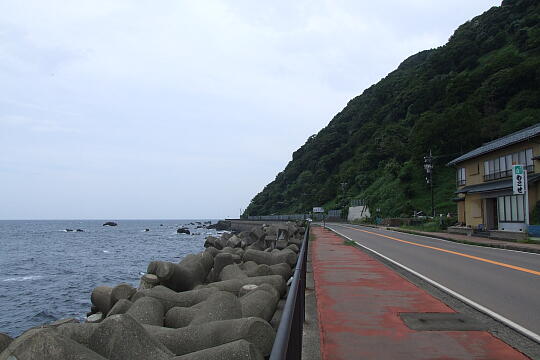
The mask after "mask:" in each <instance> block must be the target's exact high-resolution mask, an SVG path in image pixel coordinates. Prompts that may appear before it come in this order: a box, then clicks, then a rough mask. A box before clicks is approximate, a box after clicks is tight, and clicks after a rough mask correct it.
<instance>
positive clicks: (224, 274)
mask: <svg viewBox="0 0 540 360" xmlns="http://www.w3.org/2000/svg"><path fill="white" fill-rule="evenodd" d="M247 277H248V276H247V275H246V273H245V272H243V271H242V269H240V266H238V264H231V265H227V266H225V267H224V268H223V270H221V273H220V274H219V279H220V280H221V281H224V280H231V279H243V278H247Z"/></svg>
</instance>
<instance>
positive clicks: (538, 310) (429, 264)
mask: <svg viewBox="0 0 540 360" xmlns="http://www.w3.org/2000/svg"><path fill="white" fill-rule="evenodd" d="M330 227H331V228H332V229H334V230H336V231H338V232H339V233H342V234H343V235H346V236H348V237H350V238H351V239H353V240H355V241H357V242H358V243H359V244H361V245H364V246H366V247H368V248H369V249H371V250H374V251H377V252H379V253H380V254H382V255H384V256H387V257H388V258H390V259H392V260H394V261H397V262H398V263H400V264H402V265H405V266H407V267H408V268H410V269H412V270H414V271H416V272H418V273H420V274H422V275H424V276H427V277H428V278H430V279H432V280H434V281H436V282H437V283H439V284H441V285H443V286H445V287H446V288H448V289H450V290H452V291H455V292H457V293H458V294H460V295H462V296H464V297H466V298H468V299H470V300H472V301H474V302H476V303H478V304H480V305H482V306H484V307H486V308H487V309H489V310H491V311H493V312H494V313H496V314H499V315H501V316H503V317H504V318H506V319H509V320H510V321H512V322H514V323H516V324H517V325H518V326H521V327H523V328H524V329H525V330H528V331H531V332H532V333H533V335H536V336H537V337H538V338H540V335H538V334H540V255H538V254H532V253H524V252H517V251H509V250H501V249H495V248H487V247H481V246H471V245H465V244H459V243H454V242H449V241H444V240H439V239H431V238H427V237H423V236H417V235H410V234H405V233H400V232H394V231H388V230H381V229H373V228H365V227H360V226H353V225H337V224H333V225H330ZM537 341H538V340H537Z"/></svg>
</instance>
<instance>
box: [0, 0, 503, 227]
mask: <svg viewBox="0 0 540 360" xmlns="http://www.w3.org/2000/svg"><path fill="white" fill-rule="evenodd" d="M498 4H500V0H498V1H495V0H474V1H471V0H454V1H442V0H378V1H367V0H356V1H355V0H350V1H347V0H342V1H337V0H336V1H329V0H327V1H325V0H313V1H267V2H264V3H263V2H260V1H248V0H239V1H226V0H222V1H220V0H208V1H179V0H178V1H177V0H175V1H172V0H170V1H168V0H163V1H145V0H141V1H135V0H132V1H121V0H118V1H96V0H89V1H82V0H78V1H53V0H49V1H44V0H35V1H32V0H24V1H20V0H1V1H0V84H1V86H0V219H84V218H98V219H101V218H106V219H119V218H222V217H234V216H238V214H239V211H240V208H244V207H246V206H247V204H249V201H250V200H251V198H252V197H253V196H254V195H255V194H257V193H258V192H259V191H260V190H261V189H262V188H263V187H264V186H265V185H266V184H267V183H268V182H270V181H272V180H273V179H274V177H275V176H276V174H277V173H278V172H279V171H281V170H282V169H283V168H284V167H285V165H286V164H287V163H288V161H289V160H290V159H291V154H292V152H293V151H294V150H296V149H297V148H298V147H300V146H301V145H302V144H303V143H304V142H305V140H306V139H307V137H308V136H310V135H312V134H314V133H316V132H318V131H319V130H320V129H321V128H323V127H324V126H325V125H326V124H327V123H328V122H329V121H330V120H331V118H332V117H333V116H334V115H335V114H336V113H337V112H338V111H340V110H341V109H342V108H343V107H344V106H345V105H346V104H347V102H348V101H349V100H350V99H351V98H352V97H354V96H356V95H358V94H360V93H361V92H362V91H363V90H364V89H365V88H367V87H368V86H370V85H371V84H373V83H375V82H377V81H378V80H380V79H381V78H382V77H384V76H385V75H386V74H387V73H388V72H390V71H392V70H394V69H395V68H396V66H397V65H398V64H399V63H400V62H401V61H402V60H404V59H405V58H406V57H408V56H410V55H412V54H414V53H416V52H418V51H420V50H423V49H428V48H432V47H437V46H440V45H443V44H444V43H445V42H446V41H447V39H448V38H449V36H450V35H451V34H452V32H453V30H454V29H455V28H456V27H457V26H459V25H460V24H461V23H463V22H465V21H466V20H468V19H471V18H472V17H474V16H476V15H479V14H481V13H482V12H484V11H485V10H487V9H489V8H490V7H491V6H495V5H498Z"/></svg>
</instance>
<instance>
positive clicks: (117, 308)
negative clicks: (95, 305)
mask: <svg viewBox="0 0 540 360" xmlns="http://www.w3.org/2000/svg"><path fill="white" fill-rule="evenodd" d="M131 305H133V303H132V302H131V301H129V300H127V299H120V300H118V301H117V302H116V304H114V306H113V307H112V308H111V310H110V311H109V313H108V314H107V316H112V315H118V314H125V313H126V312H127V311H128V310H129V308H130V307H131Z"/></svg>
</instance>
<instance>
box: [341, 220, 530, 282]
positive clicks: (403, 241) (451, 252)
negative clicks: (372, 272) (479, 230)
mask: <svg viewBox="0 0 540 360" xmlns="http://www.w3.org/2000/svg"><path fill="white" fill-rule="evenodd" d="M337 226H341V227H344V228H346V229H350V230H356V231H361V232H364V233H367V234H371V235H376V236H380V237H385V238H387V239H391V240H395V241H399V242H402V243H405V244H410V245H415V246H420V247H423V248H427V249H432V250H437V251H442V252H445V253H448V254H453V255H458V256H463V257H466V258H469V259H473V260H478V261H482V262H486V263H489V264H494V265H498V266H502V267H506V268H509V269H513V270H518V271H522V272H526V273H529V274H533V275H537V276H540V271H536V270H531V269H527V268H524V267H520V266H515V265H511V264H507V263H503V262H499V261H494V260H489V259H485V258H481V257H478V256H473V255H469V254H464V253H460V252H457V251H452V250H446V249H442V248H438V247H435V246H430V245H424V244H418V243H415V242H412V241H407V240H402V239H398V238H396V237H393V236H388V235H384V234H379V233H376V232H373V231H367V230H362V229H357V228H354V227H350V226H344V225H337Z"/></svg>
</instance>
